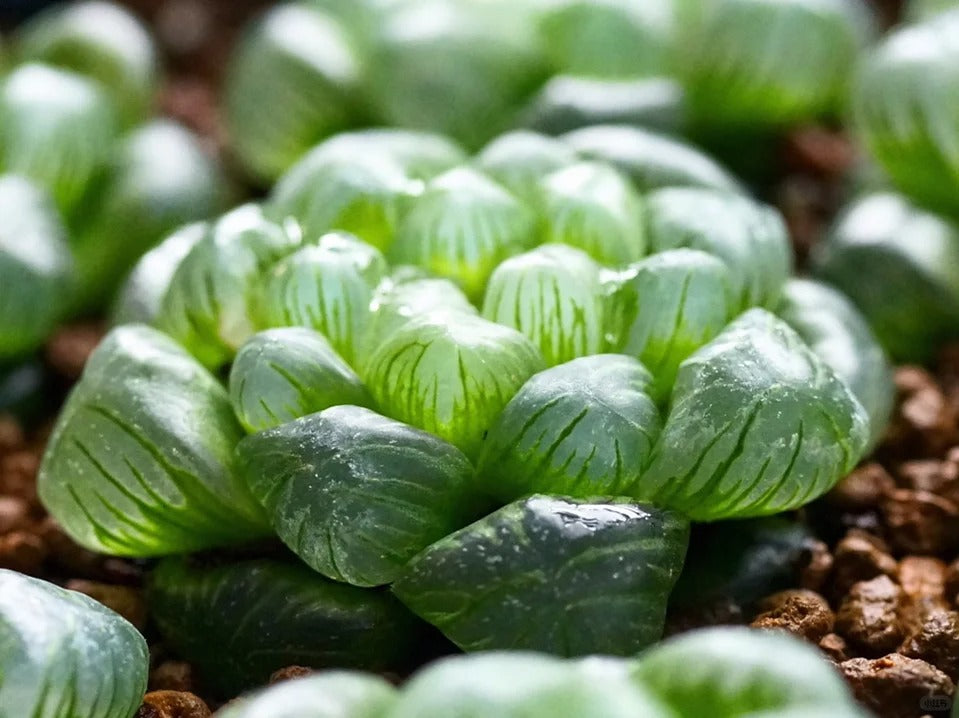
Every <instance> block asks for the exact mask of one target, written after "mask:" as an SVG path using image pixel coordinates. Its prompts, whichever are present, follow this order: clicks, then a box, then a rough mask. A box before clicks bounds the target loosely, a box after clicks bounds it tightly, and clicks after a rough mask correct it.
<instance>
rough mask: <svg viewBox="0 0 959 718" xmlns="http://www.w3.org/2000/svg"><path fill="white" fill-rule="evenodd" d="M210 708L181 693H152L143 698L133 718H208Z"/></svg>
mask: <svg viewBox="0 0 959 718" xmlns="http://www.w3.org/2000/svg"><path fill="white" fill-rule="evenodd" d="M211 715H212V713H210V708H209V707H208V706H207V704H206V703H204V702H203V701H202V700H201V699H200V698H198V697H197V696H195V695H193V694H192V693H186V692H183V691H153V692H152V693H147V694H146V695H145V696H144V697H143V705H142V706H140V710H139V711H137V714H136V716H135V718H210V716H211Z"/></svg>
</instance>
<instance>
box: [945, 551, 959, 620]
mask: <svg viewBox="0 0 959 718" xmlns="http://www.w3.org/2000/svg"><path fill="white" fill-rule="evenodd" d="M944 584H945V591H946V601H947V602H949V603H951V604H952V605H953V606H956V607H957V608H959V558H957V559H956V560H955V561H953V562H952V563H951V564H949V567H948V568H947V569H946V575H945V579H944Z"/></svg>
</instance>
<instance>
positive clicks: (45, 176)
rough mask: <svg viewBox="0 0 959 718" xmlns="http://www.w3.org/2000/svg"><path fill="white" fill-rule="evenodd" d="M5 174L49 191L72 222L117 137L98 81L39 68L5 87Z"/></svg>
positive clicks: (10, 78)
mask: <svg viewBox="0 0 959 718" xmlns="http://www.w3.org/2000/svg"><path fill="white" fill-rule="evenodd" d="M0 126H2V127H3V135H2V137H0V169H2V170H3V171H4V172H9V173H13V174H21V175H24V176H26V177H28V178H30V179H32V180H34V181H35V182H37V183H38V184H40V185H42V186H43V187H45V188H47V190H48V191H49V192H50V194H51V195H52V196H53V199H54V201H55V202H56V204H57V208H58V209H59V210H60V212H61V213H62V214H63V216H64V218H65V219H66V220H67V221H70V220H71V219H72V218H73V216H74V215H75V213H76V212H78V211H79V205H80V204H81V203H82V202H83V200H84V198H85V197H87V196H88V195H89V192H90V191H91V187H92V186H93V185H95V184H96V181H97V180H98V178H99V177H100V175H101V173H102V172H103V168H104V167H105V165H106V162H107V159H108V157H109V153H110V150H111V147H112V146H113V142H114V140H115V139H116V136H117V132H118V123H117V117H116V111H115V110H114V107H113V103H112V102H111V101H110V99H109V97H108V96H107V95H106V93H105V90H103V89H101V87H100V86H99V85H97V84H96V83H95V82H94V81H93V80H90V79H87V78H86V77H83V76H81V75H77V74H74V73H72V72H68V71H66V70H60V69H56V68H53V67H48V66H46V65H40V64H26V65H21V66H19V67H18V68H16V69H15V70H13V72H11V73H10V74H9V75H7V76H6V78H4V79H3V81H2V84H0Z"/></svg>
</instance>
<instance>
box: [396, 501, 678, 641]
mask: <svg viewBox="0 0 959 718" xmlns="http://www.w3.org/2000/svg"><path fill="white" fill-rule="evenodd" d="M688 532H689V524H688V523H687V522H686V520H685V519H683V518H681V517H680V516H679V515H678V514H674V513H672V512H669V511H662V510H659V509H654V508H650V507H646V506H641V505H637V504H632V503H629V502H628V500H626V499H614V500H594V501H593V502H590V501H588V500H587V501H577V500H573V499H566V498H561V497H550V496H542V495H534V496H531V497H530V498H527V499H524V500H521V501H517V502H515V503H512V504H509V505H508V506H506V507H504V508H502V509H500V510H499V511H497V512H495V513H493V514H490V515H489V516H487V517H486V518H484V519H481V520H480V521H477V522H476V523H474V524H472V525H470V526H467V527H466V528H464V529H462V530H460V531H457V532H456V533H454V534H451V535H450V536H447V537H446V538H444V539H442V540H440V541H438V542H436V543H435V544H433V545H432V546H430V547H429V548H427V549H426V550H425V551H423V552H422V553H421V554H420V555H419V556H417V557H416V558H415V559H413V561H412V562H411V563H410V565H409V566H408V568H407V570H406V573H405V574H404V575H403V576H401V577H400V578H399V580H398V581H397V582H396V583H395V584H394V585H393V592H394V593H395V594H396V595H397V596H399V598H400V600H401V601H403V603H405V604H406V605H407V606H408V607H409V608H410V609H411V610H412V611H414V612H415V613H416V614H417V615H419V616H420V617H422V618H424V619H426V620H427V621H429V622H430V623H432V624H434V625H435V626H437V627H438V628H439V629H440V630H441V631H443V633H444V634H446V636H447V637H448V638H450V640H452V641H453V642H454V643H456V644H457V645H458V646H460V647H461V648H463V649H464V650H467V651H477V650H495V649H506V648H510V649H530V650H538V651H544V652H548V653H556V654H559V655H567V656H576V655H589V654H594V653H607V654H611V655H632V654H634V653H636V652H637V651H639V650H640V649H642V648H645V647H646V646H648V645H649V644H651V643H653V642H654V641H656V640H658V639H659V638H660V637H661V635H662V631H663V621H664V618H665V613H666V600H667V598H668V596H669V592H670V590H671V589H672V587H673V583H674V582H675V580H676V578H677V577H678V576H679V572H680V569H681V568H682V564H683V556H684V555H685V553H686V542H687V539H688Z"/></svg>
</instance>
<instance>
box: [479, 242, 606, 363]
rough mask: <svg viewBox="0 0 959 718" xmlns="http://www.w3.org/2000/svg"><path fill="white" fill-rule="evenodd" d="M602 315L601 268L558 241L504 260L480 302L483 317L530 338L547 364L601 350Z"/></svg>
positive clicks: (587, 256)
mask: <svg viewBox="0 0 959 718" xmlns="http://www.w3.org/2000/svg"><path fill="white" fill-rule="evenodd" d="M603 313H604V308H603V285H602V283H601V281H600V272H599V266H598V265H597V264H596V263H595V262H594V261H593V260H592V259H590V258H589V255H588V254H586V253H584V252H581V251H580V250H578V249H574V248H572V247H567V246H564V245H562V244H544V245H542V246H540V247H537V248H536V249H534V250H531V251H529V252H526V253H525V254H520V255H517V256H515V257H511V258H510V259H507V260H506V261H505V262H503V263H502V264H501V265H499V266H498V267H497V268H496V271H495V272H493V275H492V276H491V277H490V280H489V285H488V286H487V288H486V298H485V300H484V301H483V316H484V317H486V318H487V319H490V320H492V321H494V322H497V323H499V324H503V325H505V326H508V327H513V328H514V329H518V330H519V331H521V332H522V333H523V334H525V335H526V336H527V337H529V339H530V341H532V342H533V344H535V345H536V346H537V347H539V350H540V352H541V353H542V355H543V358H544V359H545V360H546V364H547V365H549V366H553V365H554V364H562V363H563V362H566V361H569V360H570V359H575V358H576V357H581V356H585V355H588V354H596V353H597V352H599V351H601V350H602V347H603V342H604V335H603Z"/></svg>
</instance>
